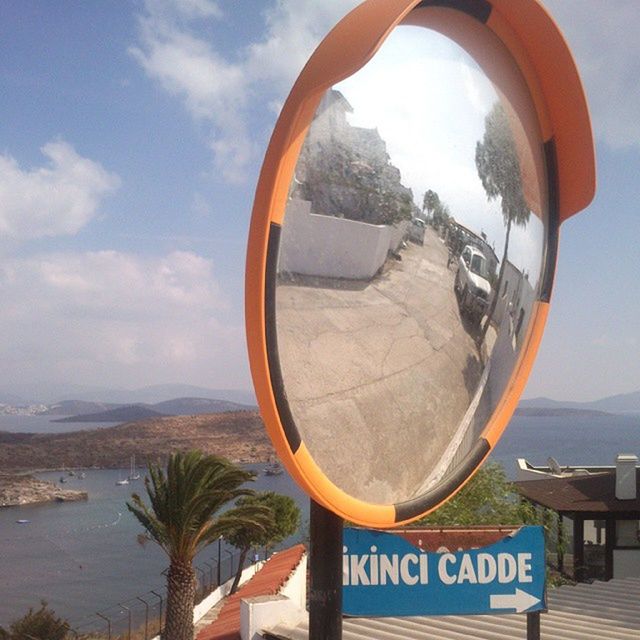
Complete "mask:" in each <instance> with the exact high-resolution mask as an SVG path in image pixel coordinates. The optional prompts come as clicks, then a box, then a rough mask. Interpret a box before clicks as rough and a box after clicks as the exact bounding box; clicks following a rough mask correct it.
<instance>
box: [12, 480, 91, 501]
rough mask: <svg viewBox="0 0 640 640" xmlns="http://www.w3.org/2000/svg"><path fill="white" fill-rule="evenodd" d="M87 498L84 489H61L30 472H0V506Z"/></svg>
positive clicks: (87, 495)
mask: <svg viewBox="0 0 640 640" xmlns="http://www.w3.org/2000/svg"><path fill="white" fill-rule="evenodd" d="M88 498H89V494H88V493H87V492H86V491H78V490H76V489H62V488H60V487H58V486H57V485H55V484H54V483H53V482H47V481H45V480H38V479H37V478H35V477H34V476H32V475H30V474H0V508H2V507H20V506H24V505H28V504H43V503H46V502H78V501H81V500H88Z"/></svg>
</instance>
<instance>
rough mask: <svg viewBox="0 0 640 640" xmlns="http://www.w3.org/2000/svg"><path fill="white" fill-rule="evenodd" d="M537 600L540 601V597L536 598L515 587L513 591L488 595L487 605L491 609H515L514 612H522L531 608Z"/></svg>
mask: <svg viewBox="0 0 640 640" xmlns="http://www.w3.org/2000/svg"><path fill="white" fill-rule="evenodd" d="M538 602H540V598H536V597H535V596H532V595H531V594H530V593H527V592H526V591H522V589H516V592H515V593H506V594H501V595H492V596H490V601H489V606H490V607H491V608H492V609H515V610H516V613H522V612H523V611H526V610H527V609H531V607H533V605H534V604H538Z"/></svg>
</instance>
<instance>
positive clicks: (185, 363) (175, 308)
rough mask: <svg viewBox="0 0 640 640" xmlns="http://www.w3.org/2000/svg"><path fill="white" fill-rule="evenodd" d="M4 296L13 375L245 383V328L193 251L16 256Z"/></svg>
mask: <svg viewBox="0 0 640 640" xmlns="http://www.w3.org/2000/svg"><path fill="white" fill-rule="evenodd" d="M0 296H2V300H3V318H2V321H1V322H2V330H1V331H0V363H1V364H0V367H2V368H3V369H0V372H1V373H2V376H3V377H4V379H11V380H14V381H16V382H17V381H18V380H16V376H17V375H19V376H22V377H24V378H25V380H29V379H30V378H32V379H34V380H38V379H39V378H41V377H42V375H46V377H47V379H48V380H58V381H61V382H62V381H70V382H76V381H78V380H83V381H84V382H86V383H88V384H116V385H123V386H127V385H131V386H136V385H139V384H143V383H152V382H156V381H158V380H161V381H167V382H168V381H175V380H183V381H185V382H187V383H192V384H205V385H206V384H209V383H211V384H212V385H213V384H223V386H224V383H225V382H228V383H229V386H233V385H234V384H236V385H242V384H244V381H245V378H246V371H245V368H246V365H245V360H246V358H245V357H244V332H243V328H242V325H241V323H240V321H239V320H238V319H235V318H234V319H231V320H230V319H229V316H230V315H231V314H230V313H229V304H228V302H227V301H226V300H225V298H224V296H223V294H222V293H221V291H220V287H219V286H218V283H217V281H216V278H215V274H214V270H213V265H212V263H211V261H210V260H207V259H205V258H203V257H201V256H198V255H196V254H194V253H190V252H180V251H176V252H173V253H170V254H167V255H164V256H162V257H154V258H141V257H137V256H134V255H131V254H125V253H120V252H117V251H98V252H86V253H73V254H62V253H56V254H46V255H40V256H36V257H32V258H28V259H14V260H11V261H8V262H5V264H4V265H3V266H2V268H1V269H0ZM18 363H19V364H20V366H19V368H16V369H15V370H14V369H13V367H14V365H17V364H18ZM221 376H224V377H223V378H222V379H221Z"/></svg>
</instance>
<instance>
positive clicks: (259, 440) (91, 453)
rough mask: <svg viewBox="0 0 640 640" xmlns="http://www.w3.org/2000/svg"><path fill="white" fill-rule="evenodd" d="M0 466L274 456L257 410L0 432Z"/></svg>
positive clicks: (115, 465)
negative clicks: (195, 455) (184, 454)
mask: <svg viewBox="0 0 640 640" xmlns="http://www.w3.org/2000/svg"><path fill="white" fill-rule="evenodd" d="M0 444H1V446H0V469H3V470H4V471H27V470H36V469H58V468H62V467H67V468H87V467H106V468H126V467H128V465H129V459H130V457H131V456H132V455H134V454H135V456H136V460H137V461H138V463H139V464H144V463H145V462H146V461H147V460H154V461H155V460H163V459H164V458H166V456H167V455H168V454H169V453H171V452H174V451H179V450H186V449H200V450H202V451H204V452H206V453H212V454H217V455H221V456H224V457H226V458H228V459H230V460H232V461H235V462H257V461H261V460H268V459H269V458H270V457H272V456H273V455H274V451H273V448H272V446H271V442H270V440H269V438H268V436H267V434H266V431H265V428H264V425H263V423H262V420H261V418H260V416H259V414H258V412H257V411H239V412H234V413H219V414H207V415H200V416H167V417H161V418H148V419H145V420H140V421H137V422H130V423H127V424H122V425H118V426H116V427H108V428H104V429H91V430H86V431H75V432H68V433H55V434H24V433H22V434H8V433H0Z"/></svg>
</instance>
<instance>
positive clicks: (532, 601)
mask: <svg viewBox="0 0 640 640" xmlns="http://www.w3.org/2000/svg"><path fill="white" fill-rule="evenodd" d="M343 544H344V546H343V556H342V569H343V574H342V585H343V594H342V600H343V604H342V610H343V613H345V614H346V615H350V616H417V615H438V616H439V615H456V614H457V615H472V614H487V613H523V612H532V611H540V610H543V609H546V603H545V575H546V570H545V557H544V535H543V532H542V527H522V528H520V529H519V530H518V531H516V533H515V534H513V535H511V536H507V537H506V538H503V539H502V540H499V541H498V542H496V543H495V544H492V545H489V546H487V547H481V548H479V549H471V550H469V551H459V552H457V553H428V552H425V551H421V550H420V549H419V548H417V547H414V546H413V545H412V544H411V543H409V542H407V541H406V540H405V539H404V538H402V537H400V536H398V535H395V534H391V533H385V532H382V531H369V530H366V529H353V528H346V529H345V530H344V543H343Z"/></svg>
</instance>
